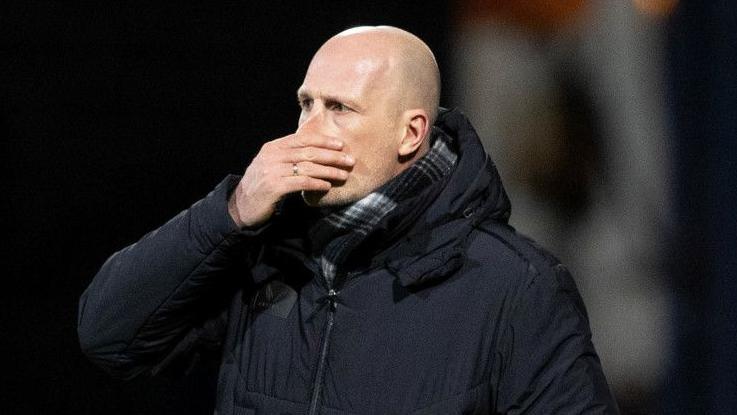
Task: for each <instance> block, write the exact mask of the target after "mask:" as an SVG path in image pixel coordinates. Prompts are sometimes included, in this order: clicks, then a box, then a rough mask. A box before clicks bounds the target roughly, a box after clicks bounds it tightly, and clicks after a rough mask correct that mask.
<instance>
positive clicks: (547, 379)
mask: <svg viewBox="0 0 737 415" xmlns="http://www.w3.org/2000/svg"><path fill="white" fill-rule="evenodd" d="M517 300H518V301H516V304H515V309H514V310H513V312H512V313H511V316H512V317H511V319H510V321H509V325H508V327H507V330H506V333H505V335H504V337H503V346H502V350H503V352H502V353H500V354H499V356H498V357H499V359H500V360H501V362H499V363H500V364H499V367H501V368H502V370H501V372H502V373H501V378H500V384H499V390H498V398H497V402H496V404H497V408H496V409H497V411H498V412H499V413H505V414H522V413H524V414H616V413H618V412H619V410H618V408H617V404H616V402H615V401H614V398H613V396H612V394H611V392H610V390H609V387H608V385H607V382H606V379H605V377H604V373H603V370H602V367H601V363H600V362H599V358H598V356H597V354H596V351H595V350H594V346H593V344H592V342H591V331H590V328H589V322H588V317H587V316H586V311H585V308H584V305H583V301H582V300H581V297H580V295H579V293H578V290H577V288H576V286H575V283H574V281H573V279H572V278H571V276H570V274H569V272H568V271H567V270H566V269H565V267H563V266H562V265H560V264H558V265H554V266H552V267H551V266H549V264H539V263H538V264H537V267H536V266H535V265H533V264H530V267H529V278H528V279H527V281H526V283H525V284H524V285H523V287H522V288H521V295H520V296H518V298H517Z"/></svg>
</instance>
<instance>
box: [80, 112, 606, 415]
mask: <svg viewBox="0 0 737 415" xmlns="http://www.w3.org/2000/svg"><path fill="white" fill-rule="evenodd" d="M436 125H437V126H438V127H439V128H441V129H442V130H444V131H445V132H446V133H448V134H449V135H450V136H451V137H453V138H454V139H455V141H456V147H457V148H456V151H457V152H458V155H459V159H458V162H457V165H456V167H455V169H454V170H453V172H452V173H451V174H450V175H449V176H448V177H447V178H446V179H445V180H444V181H442V182H440V183H437V184H436V185H435V186H433V187H432V188H429V189H427V190H426V191H424V192H422V193H421V194H419V195H416V196H415V197H412V198H410V200H408V201H407V202H406V203H405V202H403V203H402V205H400V206H399V207H398V208H397V209H395V211H393V212H392V214H390V216H389V217H387V218H386V220H385V221H383V222H382V224H381V226H380V227H379V229H377V230H376V232H375V233H374V234H373V235H372V236H371V237H370V238H368V240H367V241H366V243H365V244H364V245H362V246H361V247H360V248H359V249H358V250H357V252H356V253H355V255H353V257H352V260H351V262H350V264H351V266H350V267H349V268H350V272H349V273H348V274H346V275H345V278H344V281H345V282H344V283H342V284H341V285H340V286H338V287H336V290H335V291H331V292H328V291H327V290H326V288H325V285H324V283H323V281H322V278H321V277H320V276H319V271H318V267H317V266H316V265H315V264H314V263H313V262H312V260H310V259H308V258H310V257H311V256H310V255H309V252H307V251H308V242H307V240H306V239H305V238H304V229H305V224H306V223H309V222H310V213H309V212H308V211H307V210H305V208H303V207H300V206H299V203H296V199H295V198H287V200H286V201H285V202H284V204H283V205H282V207H281V208H280V210H279V212H278V214H276V215H275V216H274V217H273V218H272V220H271V221H270V222H269V223H268V224H267V225H266V226H263V227H261V228H259V229H253V230H238V229H236V227H235V225H234V223H233V222H232V220H231V219H230V217H229V216H228V213H227V206H226V201H227V197H228V194H229V192H230V191H231V190H232V189H233V187H234V186H235V184H236V183H237V181H238V178H237V177H234V176H231V177H229V178H228V179H226V180H225V181H224V182H223V183H221V184H220V185H219V186H218V187H217V188H216V189H215V190H214V191H213V192H212V193H210V194H209V195H208V196H207V197H206V198H205V199H203V200H201V201H199V202H197V203H195V204H194V205H193V206H192V207H191V208H190V209H188V210H186V211H184V212H182V213H181V214H179V215H178V216H176V217H175V218H173V219H172V220H170V221H169V222H168V223H166V224H165V225H163V226H162V227H161V228H159V229H158V230H156V231H153V232H151V233H149V234H148V235H146V236H144V237H143V238H142V239H141V240H140V241H139V242H138V243H136V244H133V245H131V246H129V247H127V248H125V249H123V250H122V251H120V252H118V253H116V254H115V255H113V256H112V257H111V258H110V259H108V261H107V262H106V263H105V264H104V265H103V267H102V269H101V270H100V272H99V273H98V275H97V276H96V277H95V279H94V280H93V281H92V283H91V284H90V286H89V288H88V289H87V290H86V291H85V293H84V294H83V296H82V298H81V301H80V311H79V336H80V341H81V344H82V348H83V349H84V351H85V352H86V353H87V354H88V356H89V357H90V358H91V359H92V360H93V361H95V362H96V363H98V364H99V365H100V366H102V367H103V368H105V369H107V370H109V371H110V372H112V373H115V374H117V375H118V376H122V377H133V376H136V375H138V374H141V373H151V372H156V371H158V370H160V369H161V368H162V367H166V366H167V365H169V364H170V363H172V362H176V361H178V360H180V359H182V358H185V357H187V356H189V355H192V354H194V353H197V351H198V349H199V348H201V347H203V345H210V346H212V345H213V344H215V345H217V347H218V348H219V349H220V350H222V352H221V353H222V354H221V367H220V375H219V385H218V395H217V396H218V398H217V413H218V414H221V415H225V414H308V413H309V414H316V413H320V414H487V413H529V414H573V413H616V411H617V409H616V405H615V403H614V402H613V399H612V397H611V394H610V392H609V389H608V386H607V384H606V380H605V378H604V375H603V373H602V369H601V366H600V364H599V360H598V357H597V355H596V352H595V351H594V348H593V346H592V343H591V340H590V337H591V334H590V330H589V324H588V321H587V317H586V312H585V310H584V306H583V304H582V302H581V299H580V297H579V294H578V292H577V290H576V287H575V285H574V283H573V281H572V279H571V277H570V275H569V273H568V272H567V271H566V269H565V268H564V267H563V266H562V265H560V264H559V263H558V262H557V261H556V260H555V259H554V258H553V257H551V256H550V255H549V254H547V253H545V252H544V251H543V250H541V249H539V248H537V247H535V246H534V244H532V243H530V242H529V241H527V240H525V239H524V238H522V237H520V236H519V235H518V234H516V233H515V231H514V230H513V229H512V228H511V227H510V226H508V225H507V224H506V222H507V218H508V217H509V209H510V206H509V201H508V199H507V197H506V195H505V193H504V190H503V188H502V185H501V182H500V180H499V176H498V174H497V172H496V169H495V168H494V166H493V164H492V162H491V161H490V159H489V157H488V156H487V155H486V153H485V152H484V149H483V148H482V146H481V144H480V142H479V140H478V137H477V136H476V133H475V132H474V131H473V128H472V127H471V125H470V124H469V123H468V121H467V120H466V118H465V117H464V116H463V115H462V114H460V113H459V112H458V111H455V110H454V111H443V112H442V113H441V115H440V117H439V120H438V122H437V124H436ZM213 342H214V343H213Z"/></svg>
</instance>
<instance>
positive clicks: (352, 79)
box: [300, 47, 391, 99]
mask: <svg viewBox="0 0 737 415" xmlns="http://www.w3.org/2000/svg"><path fill="white" fill-rule="evenodd" d="M389 67H390V65H389V61H388V59H386V58H384V57H381V56H376V55H375V54H373V55H372V54H365V53H360V51H357V50H355V48H340V47H327V48H323V49H320V50H319V51H318V52H317V53H316V54H315V56H314V58H313V59H312V62H311V63H310V66H309V68H308V69H307V73H306V75H305V79H304V81H303V84H302V87H300V92H301V93H308V94H314V95H330V96H350V97H352V98H355V99H359V98H369V97H371V96H372V95H374V94H375V93H376V92H381V91H382V90H386V89H388V88H390V86H391V85H390V82H388V80H389V77H387V76H386V75H387V74H388V72H389V69H390V68H389Z"/></svg>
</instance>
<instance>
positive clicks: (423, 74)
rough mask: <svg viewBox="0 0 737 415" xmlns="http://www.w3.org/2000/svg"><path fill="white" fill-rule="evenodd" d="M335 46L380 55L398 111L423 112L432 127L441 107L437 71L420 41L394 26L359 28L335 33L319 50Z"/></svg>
mask: <svg viewBox="0 0 737 415" xmlns="http://www.w3.org/2000/svg"><path fill="white" fill-rule="evenodd" d="M336 46H337V47H354V48H357V49H360V50H363V51H365V52H366V53H376V54H379V55H383V56H384V58H385V59H386V60H387V62H386V63H387V66H388V68H387V69H388V71H387V72H388V73H387V75H388V77H387V79H386V80H387V81H389V82H392V83H394V84H395V85H396V86H397V91H396V92H397V94H398V97H397V98H398V99H399V102H398V104H399V107H398V108H397V110H399V111H402V110H406V109H410V108H422V109H424V110H425V111H427V113H428V114H429V115H430V122H431V124H432V123H434V122H435V118H436V117H437V111H438V106H439V105H440V88H441V85H440V70H439V69H438V64H437V61H436V60H435V55H433V53H432V50H430V47H428V46H427V44H425V42H423V41H422V39H420V38H419V37H417V36H415V35H413V34H412V33H410V32H407V31H406V30H402V29H399V28H396V27H393V26H359V27H353V28H350V29H347V30H344V31H342V32H340V33H338V34H337V35H335V36H333V37H332V38H330V39H329V40H328V41H327V42H325V44H324V45H323V46H322V48H320V49H323V48H326V47H336ZM318 53H319V51H318Z"/></svg>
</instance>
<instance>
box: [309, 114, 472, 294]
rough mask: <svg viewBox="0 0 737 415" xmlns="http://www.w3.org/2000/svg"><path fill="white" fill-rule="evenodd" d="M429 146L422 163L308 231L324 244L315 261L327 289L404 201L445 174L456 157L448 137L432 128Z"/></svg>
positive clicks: (451, 166)
mask: <svg viewBox="0 0 737 415" xmlns="http://www.w3.org/2000/svg"><path fill="white" fill-rule="evenodd" d="M431 139H433V142H432V146H431V147H430V150H429V151H428V152H427V154H425V156H423V157H422V158H421V159H419V160H418V161H416V162H415V163H414V164H413V165H412V166H410V167H409V168H408V169H407V170H405V171H403V172H402V173H401V174H399V175H398V176H397V177H395V178H393V179H392V180H390V181H388V182H387V183H385V184H384V185H382V186H381V187H379V188H378V189H376V190H375V191H374V192H373V193H370V194H368V195H367V196H365V197H364V198H362V199H360V200H358V201H357V202H355V203H353V204H351V205H348V206H346V207H344V208H342V209H340V210H338V211H336V212H334V213H331V214H329V215H328V216H325V217H324V218H322V219H320V220H319V221H318V222H317V223H316V224H315V225H314V226H313V227H312V229H311V233H312V234H313V235H315V236H316V237H317V238H318V239H320V240H324V241H327V242H326V243H325V244H324V248H323V249H322V250H321V253H320V255H319V256H318V257H317V258H316V260H317V262H318V263H319V264H320V268H321V269H322V273H323V276H324V278H325V282H326V283H327V285H328V287H333V286H334V283H335V276H336V275H337V273H338V269H339V268H340V267H341V265H342V264H343V262H344V261H345V259H346V258H347V257H348V255H349V254H350V253H351V252H352V251H353V250H354V248H356V247H357V246H358V245H359V244H360V243H361V242H363V241H364V240H365V239H366V237H367V236H368V235H369V234H370V233H371V232H372V231H373V230H374V229H375V228H376V226H377V225H378V224H379V222H380V221H381V220H382V219H383V218H385V217H386V216H387V215H388V214H389V213H390V212H391V211H392V210H394V208H396V207H397V206H398V205H399V203H400V202H401V201H402V199H403V198H405V197H407V196H412V195H414V194H416V193H418V192H419V191H421V190H422V189H424V188H426V187H427V186H429V185H430V184H432V183H433V182H434V181H436V180H439V179H440V178H442V177H443V176H445V175H446V174H448V173H449V172H450V171H451V169H452V168H453V165H454V164H455V162H456V159H457V158H458V156H457V155H456V154H455V152H454V151H453V150H452V149H451V146H450V141H451V139H450V137H448V136H447V135H446V134H445V133H443V132H442V131H441V130H439V129H437V128H433V131H432V137H431Z"/></svg>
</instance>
